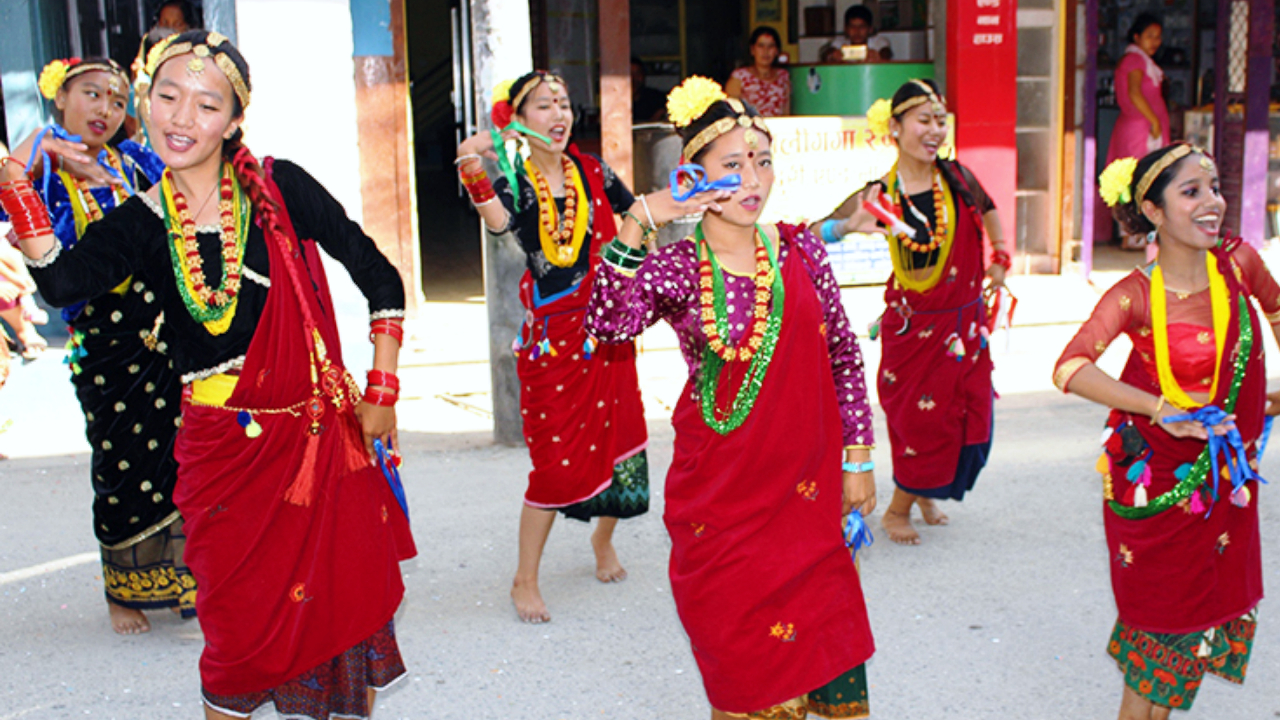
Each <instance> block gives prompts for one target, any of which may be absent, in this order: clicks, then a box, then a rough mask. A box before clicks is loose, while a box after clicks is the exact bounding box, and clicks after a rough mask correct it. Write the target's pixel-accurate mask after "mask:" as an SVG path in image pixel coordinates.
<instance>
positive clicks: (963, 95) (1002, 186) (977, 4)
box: [946, 0, 1049, 245]
mask: <svg viewBox="0 0 1280 720" xmlns="http://www.w3.org/2000/svg"><path fill="white" fill-rule="evenodd" d="M1017 15H1018V3H1017V0H947V87H946V94H947V103H948V105H949V106H950V109H951V111H952V112H953V113H955V116H956V133H955V134H956V152H957V159H959V160H960V162H962V163H964V164H965V165H966V166H968V167H969V168H971V169H972V170H973V171H974V174H976V175H977V176H978V179H979V180H981V181H982V186H983V187H984V188H986V190H987V192H988V194H990V195H991V197H992V199H993V200H995V202H996V206H997V207H998V208H999V209H1000V219H1001V221H1002V224H1003V225H1004V237H1005V239H1006V242H1007V243H1009V244H1010V245H1012V243H1013V239H1014V228H1015V227H1016V224H1015V217H1014V216H1015V210H1016V207H1017V205H1016V202H1015V200H1014V191H1015V190H1017V187H1018V148H1017V138H1016V136H1015V133H1014V128H1015V126H1016V125H1017V116H1018V107H1017V98H1018V78H1017V76H1018V30H1017V20H1018V18H1017ZM1048 51H1049V48H1045V52H1048Z"/></svg>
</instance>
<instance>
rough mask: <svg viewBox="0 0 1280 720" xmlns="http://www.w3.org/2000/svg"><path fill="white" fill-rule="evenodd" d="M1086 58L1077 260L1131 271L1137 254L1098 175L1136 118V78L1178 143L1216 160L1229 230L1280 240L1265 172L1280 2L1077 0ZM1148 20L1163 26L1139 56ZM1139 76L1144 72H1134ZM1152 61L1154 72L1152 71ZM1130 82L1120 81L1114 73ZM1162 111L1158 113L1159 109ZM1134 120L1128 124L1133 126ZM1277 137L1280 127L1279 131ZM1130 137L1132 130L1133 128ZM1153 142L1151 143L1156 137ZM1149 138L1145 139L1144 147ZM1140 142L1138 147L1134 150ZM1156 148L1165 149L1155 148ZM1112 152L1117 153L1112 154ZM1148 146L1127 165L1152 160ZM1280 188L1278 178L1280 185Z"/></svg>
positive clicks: (1278, 196)
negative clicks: (1139, 29) (1149, 89)
mask: <svg viewBox="0 0 1280 720" xmlns="http://www.w3.org/2000/svg"><path fill="white" fill-rule="evenodd" d="M1078 6H1079V7H1080V8H1081V9H1083V11H1084V12H1083V18H1084V22H1085V33H1084V37H1085V42H1086V47H1085V48H1084V50H1085V52H1084V53H1083V55H1084V57H1085V58H1086V61H1085V64H1084V66H1083V67H1082V68H1081V69H1082V70H1084V85H1083V88H1082V90H1083V93H1082V101H1083V111H1084V113H1083V115H1084V127H1083V130H1084V133H1083V147H1082V153H1081V158H1082V162H1081V163H1080V165H1081V172H1082V173H1083V176H1082V177H1081V178H1080V179H1081V187H1082V188H1083V190H1084V192H1083V194H1082V199H1083V202H1082V203H1081V206H1082V217H1081V218H1080V220H1081V225H1080V227H1081V231H1082V232H1081V236H1082V238H1083V240H1084V243H1083V246H1082V247H1081V253H1080V260H1081V263H1082V264H1083V265H1084V268H1085V272H1086V273H1087V272H1088V271H1089V270H1090V269H1093V268H1098V269H1114V268H1112V267H1110V266H1124V267H1126V268H1127V267H1132V266H1133V265H1134V264H1136V262H1137V261H1138V260H1139V259H1140V257H1141V255H1140V253H1136V252H1134V251H1129V252H1125V251H1124V250H1122V248H1123V247H1124V239H1123V238H1121V237H1120V233H1119V230H1118V228H1116V226H1115V224H1114V223H1113V222H1112V221H1111V214H1110V211H1109V209H1108V208H1107V207H1106V205H1104V204H1103V202H1102V200H1101V198H1100V197H1098V195H1097V189H1096V188H1097V174H1098V173H1099V172H1101V171H1102V169H1103V168H1105V167H1106V165H1107V160H1108V156H1109V154H1111V155H1115V154H1116V152H1119V150H1120V146H1122V145H1124V143H1125V139H1126V137H1127V135H1128V134H1132V133H1126V131H1124V130H1117V127H1120V126H1121V125H1123V124H1124V123H1123V121H1122V120H1121V118H1122V115H1123V116H1126V117H1130V118H1134V117H1137V116H1136V115H1135V112H1139V113H1140V112H1141V108H1137V110H1136V111H1135V103H1136V101H1134V100H1130V99H1129V98H1130V97H1131V94H1130V93H1128V92H1126V91H1125V87H1126V86H1127V85H1128V84H1131V83H1130V82H1129V80H1130V79H1132V78H1139V79H1142V80H1143V81H1144V82H1146V81H1147V80H1146V79H1147V78H1151V81H1150V82H1152V83H1154V82H1155V79H1160V80H1161V82H1160V83H1159V85H1160V91H1159V94H1158V96H1157V97H1156V100H1155V101H1152V102H1150V103H1149V104H1150V105H1151V106H1152V107H1154V109H1155V110H1156V112H1157V115H1159V116H1163V115H1164V114H1165V113H1167V117H1168V123H1167V128H1160V130H1161V131H1162V134H1163V133H1167V137H1168V138H1169V140H1170V141H1171V142H1176V141H1179V140H1185V141H1188V142H1192V143H1195V144H1197V145H1201V146H1204V147H1206V148H1210V149H1211V151H1212V152H1213V153H1214V154H1215V156H1216V157H1217V160H1218V166H1219V173H1220V176H1221V180H1222V189H1223V194H1224V195H1226V197H1227V202H1228V212H1227V223H1226V224H1227V226H1228V227H1229V228H1230V229H1231V230H1232V231H1233V232H1235V233H1239V234H1241V235H1242V236H1243V237H1245V239H1246V240H1248V241H1250V242H1252V243H1255V244H1258V243H1261V242H1263V241H1265V240H1268V239H1270V238H1272V237H1275V236H1277V235H1280V231H1278V228H1277V224H1276V220H1275V216H1276V209H1277V208H1278V207H1280V191H1278V190H1277V189H1273V188H1280V184H1278V183H1277V182H1273V181H1272V180H1271V178H1270V177H1269V173H1268V162H1269V156H1270V154H1271V153H1270V152H1269V147H1270V146H1271V141H1270V139H1271V137H1272V136H1273V135H1277V136H1280V133H1272V132H1271V130H1270V125H1271V124H1272V123H1271V121H1270V119H1269V112H1268V105H1269V101H1270V99H1271V98H1272V97H1273V96H1275V95H1276V89H1275V87H1273V86H1272V84H1271V83H1272V78H1273V75H1274V66H1275V62H1276V61H1275V58H1274V57H1273V53H1274V48H1275V45H1276V44H1275V22H1274V18H1275V12H1276V8H1277V7H1280V3H1276V0H1227V1H1226V2H1211V1H1209V0H1137V1H1122V0H1080V1H1079V2H1078ZM1143 13H1149V14H1150V15H1151V16H1153V17H1154V18H1156V19H1157V20H1158V23H1159V26H1160V35H1161V39H1160V44H1159V49H1158V50H1156V51H1155V52H1154V53H1153V54H1142V55H1139V54H1137V53H1139V52H1141V49H1140V48H1134V47H1133V46H1132V45H1133V44H1132V43H1131V38H1130V37H1129V30H1131V29H1133V28H1134V27H1135V21H1137V20H1139V19H1140V15H1141V14H1143ZM1135 58H1137V60H1138V61H1141V65H1140V67H1141V68H1142V69H1143V71H1142V72H1141V73H1135V72H1134V70H1133V68H1134V67H1138V66H1139V63H1138V62H1137V61H1135ZM1147 59H1150V60H1151V61H1153V64H1150V63H1147V62H1146V61H1147ZM1118 72H1119V73H1121V74H1122V75H1124V77H1117V73H1118ZM1157 103H1158V104H1160V105H1162V106H1163V107H1155V105H1156V104H1157ZM1132 122H1133V121H1132V120H1130V124H1132ZM1275 124H1276V126H1277V129H1278V130H1280V120H1277V121H1276V122H1275ZM1129 129H1131V128H1129ZM1153 138H1154V134H1153ZM1142 139H1143V138H1139V140H1142ZM1135 142H1136V141H1135ZM1151 142H1152V143H1153V145H1157V144H1159V142H1158V141H1156V140H1154V139H1153V140H1152V141H1151ZM1113 148H1115V152H1111V153H1109V151H1110V150H1112V149H1113ZM1144 150H1145V145H1144V146H1143V147H1141V148H1138V149H1137V151H1134V150H1129V151H1127V152H1124V153H1121V155H1120V156H1128V155H1138V156H1140V155H1141V154H1145V153H1144V152H1143V151H1144ZM1277 180H1280V176H1278V177H1277Z"/></svg>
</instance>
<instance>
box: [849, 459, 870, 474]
mask: <svg viewBox="0 0 1280 720" xmlns="http://www.w3.org/2000/svg"><path fill="white" fill-rule="evenodd" d="M842 467H843V468H844V471H845V472H847V473H865V472H871V471H872V470H875V469H876V464H875V462H873V461H871V460H868V461H866V462H860V463H853V462H847V463H845V464H844V465H843V466H842Z"/></svg>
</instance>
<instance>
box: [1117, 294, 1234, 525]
mask: <svg viewBox="0 0 1280 720" xmlns="http://www.w3.org/2000/svg"><path fill="white" fill-rule="evenodd" d="M1239 306H1240V307H1239V312H1240V352H1238V353H1236V359H1235V368H1234V372H1233V374H1232V376H1231V387H1230V388H1229V389H1228V391H1227V401H1226V402H1225V403H1224V404H1223V405H1224V407H1223V410H1226V411H1227V412H1228V413H1230V412H1232V411H1233V410H1235V408H1236V398H1238V397H1239V396H1240V385H1241V384H1243V383H1244V369H1245V367H1246V366H1247V365H1248V364H1249V352H1250V351H1251V350H1252V349H1253V323H1251V322H1249V301H1248V300H1246V299H1245V296H1244V295H1243V294H1242V295H1240V296H1239ZM1210 467H1212V460H1211V458H1210V457H1209V447H1208V445H1206V446H1205V449H1204V450H1201V451H1200V456H1199V457H1197V458H1196V462H1195V464H1194V465H1192V466H1191V472H1189V473H1187V476H1186V477H1185V478H1183V479H1182V480H1181V481H1180V482H1179V483H1178V484H1177V485H1175V486H1173V489H1172V490H1170V491H1168V492H1166V493H1164V494H1162V495H1160V496H1159V497H1156V498H1154V499H1152V500H1151V501H1150V502H1148V503H1147V504H1146V505H1145V506H1143V507H1133V506H1130V505H1121V504H1120V503H1118V502H1116V501H1115V500H1111V501H1109V502H1108V503H1107V505H1108V506H1109V507H1110V508H1111V512H1113V513H1115V514H1116V515H1119V516H1120V517H1122V518H1124V519H1126V520H1143V519H1146V518H1149V517H1154V516H1156V515H1159V514H1160V513H1162V512H1164V511H1165V510H1168V509H1169V508H1171V507H1173V506H1174V505H1177V504H1178V503H1180V502H1182V501H1183V500H1186V499H1187V498H1189V497H1191V493H1193V492H1195V491H1196V490H1198V489H1199V488H1200V486H1201V485H1203V484H1204V482H1205V480H1207V479H1208V476H1209V468H1210Z"/></svg>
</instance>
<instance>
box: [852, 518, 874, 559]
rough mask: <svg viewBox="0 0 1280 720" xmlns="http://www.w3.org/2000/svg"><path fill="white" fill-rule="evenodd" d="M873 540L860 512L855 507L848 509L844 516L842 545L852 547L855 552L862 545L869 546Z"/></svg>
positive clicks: (862, 546)
mask: <svg viewBox="0 0 1280 720" xmlns="http://www.w3.org/2000/svg"><path fill="white" fill-rule="evenodd" d="M875 541H876V539H875V536H873V535H872V534H871V528H869V527H867V521H866V520H863V519H862V513H860V512H858V509H857V508H854V509H852V510H850V511H849V514H848V515H846V516H845V518H844V546H845V547H847V548H852V549H853V552H854V553H855V554H856V553H857V552H858V551H859V550H861V549H862V548H864V547H871V544H872V543H874V542H875Z"/></svg>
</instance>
